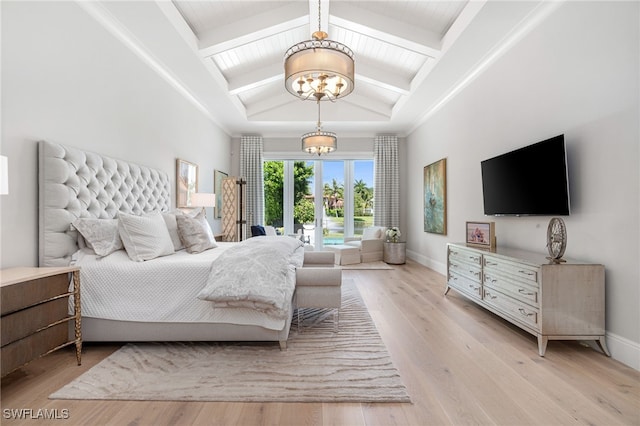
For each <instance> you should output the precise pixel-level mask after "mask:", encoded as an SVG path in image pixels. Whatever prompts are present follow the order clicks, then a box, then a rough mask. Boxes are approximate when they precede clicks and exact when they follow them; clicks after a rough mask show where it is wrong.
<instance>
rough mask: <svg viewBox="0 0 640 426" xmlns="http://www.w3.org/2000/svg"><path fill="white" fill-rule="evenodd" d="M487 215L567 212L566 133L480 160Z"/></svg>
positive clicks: (557, 213) (565, 213) (553, 214)
mask: <svg viewBox="0 0 640 426" xmlns="http://www.w3.org/2000/svg"><path fill="white" fill-rule="evenodd" d="M480 165H481V170H482V195H483V199H484V214H485V215H491V216H501V215H512V216H529V215H545V216H546V215H548V216H555V215H568V214H569V182H568V174H567V156H566V152H565V146H564V135H559V136H556V137H554V138H551V139H547V140H545V141H542V142H538V143H535V144H533V145H529V146H526V147H524V148H520V149H517V150H515V151H511V152H508V153H506V154H502V155H499V156H497V157H494V158H490V159H488V160H484V161H482V162H481V163H480Z"/></svg>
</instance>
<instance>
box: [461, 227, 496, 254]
mask: <svg viewBox="0 0 640 426" xmlns="http://www.w3.org/2000/svg"><path fill="white" fill-rule="evenodd" d="M466 225H467V226H466V228H467V229H466V234H467V245H469V246H473V247H479V248H486V249H489V250H491V251H493V250H495V248H496V225H495V222H467V223H466Z"/></svg>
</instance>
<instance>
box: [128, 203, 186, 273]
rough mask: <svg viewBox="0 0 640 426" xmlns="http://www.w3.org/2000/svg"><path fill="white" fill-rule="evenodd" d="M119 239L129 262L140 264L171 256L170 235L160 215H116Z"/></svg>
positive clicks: (172, 248)
mask: <svg viewBox="0 0 640 426" xmlns="http://www.w3.org/2000/svg"><path fill="white" fill-rule="evenodd" d="M118 229H119V230H120V238H122V243H123V244H124V248H125V249H126V250H127V254H128V255H129V258H130V259H131V260H134V261H136V262H142V261H145V260H151V259H155V258H156V257H160V256H166V255H169V254H173V252H174V251H175V249H174V247H173V242H172V241H171V235H169V230H168V229H167V225H166V223H165V221H164V219H163V217H162V215H161V214H159V213H156V214H151V215H147V216H136V215H132V214H127V213H118Z"/></svg>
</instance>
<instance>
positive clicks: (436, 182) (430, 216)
mask: <svg viewBox="0 0 640 426" xmlns="http://www.w3.org/2000/svg"><path fill="white" fill-rule="evenodd" d="M423 196H424V232H431V233H433V234H442V235H447V159H446V158H443V159H441V160H438V161H436V162H435V163H431V164H429V165H428V166H425V167H424V193H423Z"/></svg>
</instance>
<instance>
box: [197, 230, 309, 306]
mask: <svg viewBox="0 0 640 426" xmlns="http://www.w3.org/2000/svg"><path fill="white" fill-rule="evenodd" d="M303 261H304V245H303V244H302V242H301V241H300V240H298V239H295V238H288V237H254V238H250V239H248V240H246V241H243V242H242V243H239V244H238V245H236V246H234V247H232V248H230V249H228V250H227V251H225V252H224V253H223V254H222V255H220V257H218V258H217V259H216V260H215V261H214V262H213V264H212V265H211V272H210V274H209V279H208V281H207V284H206V286H205V287H204V288H203V289H202V291H201V292H200V293H199V294H198V298H200V299H203V300H208V301H211V302H212V303H213V305H214V307H242V308H251V309H256V310H258V311H260V312H264V313H265V314H267V315H269V316H272V317H274V318H278V319H284V318H287V316H288V315H290V310H291V300H292V298H293V292H294V290H295V269H296V268H299V267H301V266H302V263H303Z"/></svg>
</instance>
